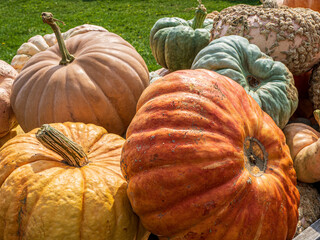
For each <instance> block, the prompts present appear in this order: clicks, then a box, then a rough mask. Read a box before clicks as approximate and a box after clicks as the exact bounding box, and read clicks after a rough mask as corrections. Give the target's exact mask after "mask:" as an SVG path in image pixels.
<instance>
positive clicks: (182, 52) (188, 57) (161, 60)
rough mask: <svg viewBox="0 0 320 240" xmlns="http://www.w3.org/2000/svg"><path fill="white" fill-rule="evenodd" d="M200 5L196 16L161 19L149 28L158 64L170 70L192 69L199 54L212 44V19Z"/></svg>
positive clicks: (151, 45) (151, 43)
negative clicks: (207, 16)
mask: <svg viewBox="0 0 320 240" xmlns="http://www.w3.org/2000/svg"><path fill="white" fill-rule="evenodd" d="M206 15H207V10H206V8H205V7H204V6H203V5H202V4H199V6H198V8H197V10H196V13H195V17H194V18H193V19H192V20H189V21H186V20H184V19H182V18H178V17H172V18H170V17H165V18H161V19H159V20H158V21H157V22H156V23H155V24H154V25H153V27H152V29H151V31H150V48H151V51H152V54H153V56H154V58H155V59H156V61H157V63H158V64H159V65H161V66H162V67H164V68H166V69H168V70H169V71H176V70H180V69H190V67H191V64H192V62H193V59H194V57H195V56H196V55H197V53H198V52H199V51H200V50H201V49H203V48H204V47H205V46H207V45H208V44H209V41H210V30H211V29H212V25H213V20H212V19H206Z"/></svg>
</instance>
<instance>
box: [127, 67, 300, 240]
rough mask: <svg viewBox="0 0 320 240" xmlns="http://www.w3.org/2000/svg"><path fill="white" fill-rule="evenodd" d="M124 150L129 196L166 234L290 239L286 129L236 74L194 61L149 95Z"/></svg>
mask: <svg viewBox="0 0 320 240" xmlns="http://www.w3.org/2000/svg"><path fill="white" fill-rule="evenodd" d="M137 109H138V111H137V114H136V116H135V117H134V118H133V120H132V122H131V124H130V126H129V128H128V131H127V139H126V142H125V144H124V146H123V150H122V155H121V169H122V172H123V174H124V176H125V177H126V179H127V180H128V182H129V184H128V190H127V193H128V197H129V199H130V202H131V204H132V207H133V209H134V211H135V212H136V213H137V215H138V216H139V217H140V219H141V221H142V223H143V225H144V226H145V227H146V228H147V229H148V230H149V231H151V232H152V233H155V234H157V235H159V237H160V239H170V240H182V239H184V240H186V239H188V240H191V239H193V240H196V239H197V240H200V239H207V240H212V239H214V240H222V239H223V240H244V239H246V240H248V239H256V240H270V239H273V240H285V239H291V238H292V237H293V235H294V233H295V229H296V225H297V221H298V206H299V198H300V197H299V193H298V190H297V188H296V187H295V185H296V175H295V171H294V169H293V163H292V160H291V157H290V152H289V148H288V146H287V145H286V143H285V137H284V134H283V133H282V131H281V129H280V128H279V127H277V125H276V124H275V123H274V121H273V120H272V119H271V118H270V116H268V115H267V114H265V113H264V112H263V111H262V110H261V108H260V107H259V105H258V104H257V103H256V102H255V101H254V100H253V98H251V97H250V96H249V95H247V94H246V92H245V90H244V89H243V88H242V87H241V86H240V85H239V84H238V83H236V82H235V81H233V80H231V79H229V78H227V77H225V76H222V75H220V74H218V73H216V72H213V71H209V70H205V69H197V70H180V71H175V72H173V73H170V74H168V75H166V76H164V77H163V78H160V79H158V80H156V81H155V82H154V83H152V84H151V85H150V86H149V87H148V88H147V89H146V90H145V91H144V92H143V94H142V96H141V98H140V99H139V102H138V106H137Z"/></svg>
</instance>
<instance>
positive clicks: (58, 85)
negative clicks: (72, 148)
mask: <svg viewBox="0 0 320 240" xmlns="http://www.w3.org/2000/svg"><path fill="white" fill-rule="evenodd" d="M43 21H44V22H45V23H47V24H49V25H50V26H51V27H52V28H53V30H54V32H55V33H56V37H57V39H58V43H59V44H56V45H54V46H53V47H51V48H49V49H47V50H46V51H42V52H40V53H37V54H36V55H35V56H33V57H32V58H31V59H30V60H29V61H28V62H27V64H26V65H25V67H24V68H23V70H22V71H21V72H20V74H19V75H18V77H17V78H16V80H15V82H14V84H13V87H12V95H11V104H12V108H13V110H14V113H15V114H16V117H17V120H18V122H19V124H20V126H21V128H22V129H23V130H24V131H26V132H27V131H30V130H32V129H33V128H36V127H40V126H41V125H42V124H44V123H53V122H66V121H72V122H84V123H93V124H96V125H98V126H102V127H104V128H106V129H107V130H108V131H109V132H112V133H117V134H119V135H122V134H123V133H124V132H125V130H126V128H127V126H128V125H129V123H130V121H131V119H132V118H133V116H134V114H135V112H136V104H137V101H138V98H139V97H140V95H141V93H142V91H143V90H144V89H145V88H146V87H147V86H148V84H149V72H148V68H147V66H146V64H145V62H144V60H143V58H142V57H141V56H140V54H139V53H138V52H137V51H136V50H135V48H134V47H133V46H132V45H131V44H129V43H128V42H127V41H125V40H124V39H123V38H121V37H120V36H118V35H116V34H114V33H111V32H108V31H101V32H100V31H89V32H87V33H83V34H78V35H77V36H74V37H72V38H69V39H68V40H66V42H64V40H63V39H62V37H61V33H60V30H59V27H58V25H57V24H56V22H55V20H54V18H53V16H52V14H51V13H43Z"/></svg>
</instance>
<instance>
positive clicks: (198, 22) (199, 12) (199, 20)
mask: <svg viewBox="0 0 320 240" xmlns="http://www.w3.org/2000/svg"><path fill="white" fill-rule="evenodd" d="M198 2H199V5H198V7H197V8H196V14H195V16H194V18H193V23H192V26H191V27H192V28H193V29H197V28H202V26H203V22H204V20H205V19H206V17H207V9H206V8H205V6H204V5H203V4H202V3H201V0H198Z"/></svg>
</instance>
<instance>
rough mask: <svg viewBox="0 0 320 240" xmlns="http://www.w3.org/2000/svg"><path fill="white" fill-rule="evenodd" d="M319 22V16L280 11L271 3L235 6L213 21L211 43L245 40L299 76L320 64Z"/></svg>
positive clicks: (270, 0) (309, 12) (294, 10)
mask: <svg viewBox="0 0 320 240" xmlns="http://www.w3.org/2000/svg"><path fill="white" fill-rule="evenodd" d="M319 22H320V13H319V12H316V11H313V10H311V9H305V8H289V7H279V6H277V4H276V2H275V1H274V0H268V1H267V0H264V1H263V5H261V6H251V5H246V4H238V5H234V6H231V7H228V8H225V9H223V10H222V11H220V12H219V14H218V15H217V16H216V17H215V18H214V23H213V28H212V32H211V39H212V40H214V39H217V38H220V37H222V36H228V35H239V36H242V37H245V38H247V39H248V40H249V41H250V43H252V44H255V45H257V46H258V47H259V48H260V50H261V51H262V52H264V53H266V54H267V55H269V56H271V57H272V58H273V59H274V60H276V61H280V62H282V63H284V64H285V65H286V66H287V67H288V68H289V70H290V72H292V74H293V75H297V76H298V75H301V74H303V73H306V72H308V71H309V70H310V69H311V68H312V67H313V66H314V65H315V64H317V63H318V62H319V61H320V28H319V27H318V24H319Z"/></svg>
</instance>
